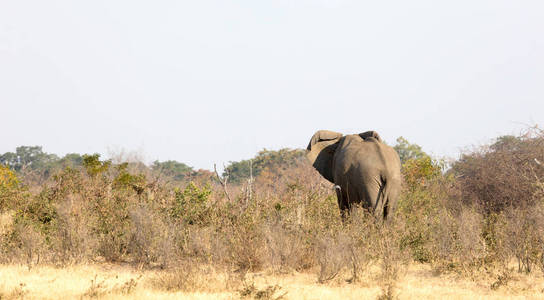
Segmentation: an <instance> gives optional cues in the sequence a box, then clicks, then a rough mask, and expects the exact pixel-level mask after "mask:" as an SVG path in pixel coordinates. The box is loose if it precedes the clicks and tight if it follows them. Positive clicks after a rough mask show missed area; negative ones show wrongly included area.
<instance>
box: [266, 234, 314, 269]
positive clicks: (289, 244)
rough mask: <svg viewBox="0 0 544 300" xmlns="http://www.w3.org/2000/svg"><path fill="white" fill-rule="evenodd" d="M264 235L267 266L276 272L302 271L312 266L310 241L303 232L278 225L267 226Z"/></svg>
mask: <svg viewBox="0 0 544 300" xmlns="http://www.w3.org/2000/svg"><path fill="white" fill-rule="evenodd" d="M264 235H265V239H266V249H267V257H266V259H267V264H268V265H269V266H271V267H272V268H273V269H274V270H275V271H277V272H280V273H285V272H289V271H291V270H296V271H301V270H304V269H307V268H308V267H309V266H310V265H311V264H312V262H311V251H312V250H311V248H310V247H311V245H310V241H309V238H308V236H307V235H306V234H305V233H304V232H303V231H302V230H300V229H298V228H297V227H294V228H288V227H287V228H286V227H285V226H282V224H277V223H276V224H270V225H268V226H266V227H265V232H264Z"/></svg>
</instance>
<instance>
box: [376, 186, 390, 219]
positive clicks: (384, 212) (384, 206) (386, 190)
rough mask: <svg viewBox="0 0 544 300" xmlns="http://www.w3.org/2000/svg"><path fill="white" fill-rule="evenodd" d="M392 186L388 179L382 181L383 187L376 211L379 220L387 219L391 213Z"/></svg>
mask: <svg viewBox="0 0 544 300" xmlns="http://www.w3.org/2000/svg"><path fill="white" fill-rule="evenodd" d="M391 194H392V193H391V184H390V183H389V184H388V180H387V179H382V186H381V188H380V192H379V194H378V201H376V208H375V210H374V215H375V216H376V218H379V219H387V216H388V214H389V212H390V210H391V209H390V208H391V207H390V204H391V201H390V199H391Z"/></svg>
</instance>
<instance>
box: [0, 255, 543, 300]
mask: <svg viewBox="0 0 544 300" xmlns="http://www.w3.org/2000/svg"><path fill="white" fill-rule="evenodd" d="M183 274H184V273H180V274H178V275H179V276H184V275H183ZM178 275H174V276H178ZM165 276H166V277H165ZM168 276H172V275H171V273H168V272H166V271H162V270H138V269H135V268H132V267H127V266H119V265H110V264H100V265H78V266H70V267H65V268H55V267H49V266H37V267H34V268H31V269H28V268H27V267H26V266H22V265H3V266H0V298H1V299H10V298H12V299H18V298H25V299H62V298H63V299H81V298H83V299H91V298H94V299H180V298H181V299H233V298H234V299H239V298H243V297H245V298H247V299H251V298H258V297H261V298H264V299H266V297H269V299H275V298H278V297H282V299H375V298H377V297H378V296H379V295H380V294H381V289H380V287H379V284H378V282H376V280H377V279H375V278H376V277H375V276H373V275H368V276H367V277H368V278H369V279H367V278H366V277H365V278H363V279H362V282H358V283H353V284H350V283H347V282H346V281H345V279H344V278H338V279H335V280H333V281H331V282H329V283H326V284H319V283H317V276H316V274H312V273H293V274H287V275H274V274H266V273H256V274H248V275H247V276H246V278H245V281H244V282H243V283H242V282H238V284H237V285H235V284H229V280H232V278H229V276H225V275H224V274H221V273H214V272H211V271H208V272H206V273H202V274H200V273H199V274H196V275H195V274H193V275H190V276H193V279H192V280H191V281H190V282H189V284H188V285H184V287H186V291H179V290H171V291H169V290H166V289H165V288H164V287H165V286H164V285H163V284H162V281H161V278H162V279H163V280H164V278H170V277H168ZM492 283H493V279H487V280H486V279H480V280H476V281H469V280H466V279H459V278H458V277H456V276H453V275H440V276H434V275H433V273H432V271H431V270H430V268H429V267H428V266H425V265H417V264H412V265H410V267H409V268H408V270H406V272H405V275H404V276H402V278H401V279H399V281H398V285H397V286H398V289H397V291H396V294H397V296H398V297H399V298H400V299H542V298H543V297H544V279H543V278H542V276H540V275H521V274H517V273H515V274H514V275H512V279H510V280H509V282H508V283H507V284H506V285H503V286H500V287H498V288H497V289H495V290H492V289H491V288H490V286H491V284H492Z"/></svg>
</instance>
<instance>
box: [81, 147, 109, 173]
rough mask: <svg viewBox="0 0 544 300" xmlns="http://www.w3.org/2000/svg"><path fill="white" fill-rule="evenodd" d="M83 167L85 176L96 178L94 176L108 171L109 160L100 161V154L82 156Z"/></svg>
mask: <svg viewBox="0 0 544 300" xmlns="http://www.w3.org/2000/svg"><path fill="white" fill-rule="evenodd" d="M83 166H84V167H85V169H86V170H87V174H89V176H91V177H96V175H98V174H100V173H104V172H106V171H108V170H109V168H110V166H111V160H106V161H100V154H98V153H95V154H92V155H89V154H84V155H83Z"/></svg>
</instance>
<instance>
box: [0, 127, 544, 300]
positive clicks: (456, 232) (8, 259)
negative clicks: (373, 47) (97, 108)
mask: <svg viewBox="0 0 544 300" xmlns="http://www.w3.org/2000/svg"><path fill="white" fill-rule="evenodd" d="M395 149H396V150H397V152H399V155H400V157H401V160H402V162H403V167H402V173H403V177H404V178H403V192H402V195H401V199H400V201H399V208H398V210H397V211H396V212H395V216H394V218H393V219H391V220H390V221H388V222H386V223H382V222H379V221H375V220H374V218H373V217H372V216H371V215H369V214H367V212H366V211H364V210H362V209H355V210H354V211H353V212H352V214H351V217H350V219H349V221H348V222H346V223H344V224H343V223H342V221H341V219H340V215H339V210H338V206H337V203H336V196H335V194H334V191H333V190H332V184H330V183H329V182H327V181H326V180H324V179H323V178H322V177H321V176H320V175H319V174H318V173H317V172H316V171H315V170H314V169H313V168H312V167H311V166H310V165H309V164H308V163H307V162H306V161H305V158H304V151H303V150H290V149H282V150H279V151H269V150H263V151H261V152H259V153H258V154H257V155H256V156H255V157H254V158H252V159H250V160H246V161H240V162H232V163H230V164H229V165H228V166H226V168H225V171H224V172H223V173H222V174H218V173H214V172H211V171H206V170H198V171H195V170H193V169H192V168H191V167H189V166H187V165H185V164H184V163H180V162H176V161H168V162H158V161H157V162H155V163H153V164H152V165H151V166H148V165H145V164H144V163H142V162H138V161H133V160H132V161H129V162H123V159H122V158H117V159H113V160H104V159H101V157H100V156H99V155H96V154H94V155H79V154H69V155H66V156H65V157H63V158H59V157H57V156H55V155H52V154H47V153H44V152H43V151H42V150H41V148H40V147H19V148H17V150H16V151H15V152H13V153H5V154H3V155H2V156H0V162H1V163H2V166H0V263H1V264H2V265H3V266H4V267H3V269H0V275H2V279H3V282H1V283H0V298H2V299H3V298H9V297H14V298H18V297H24V296H27V297H41V296H44V295H47V294H40V295H41V296H39V295H38V294H36V295H34V296H32V292H31V291H30V290H31V289H30V288H29V287H28V286H27V284H28V283H25V282H24V281H25V277H24V276H23V275H21V276H22V277H20V278H19V277H14V278H12V279H11V280H7V279H6V278H7V277H6V276H7V275H6V274H8V273H10V274H19V273H21V272H24V271H23V270H22V269H25V270H28V272H31V270H42V271H40V272H43V274H49V273H47V272H50V271H43V270H45V269H44V268H53V269H58V270H75V269H74V268H77V267H78V266H110V268H111V266H116V267H118V268H120V267H123V268H125V269H124V270H125V271H123V272H125V273H126V274H129V275H126V274H125V275H123V276H124V277H123V276H121V275H120V276H121V277H117V281H116V282H115V284H114V283H113V282H114V280H112V281H111V284H110V283H108V282H107V281H106V279H100V278H98V277H97V275H95V277H92V276H91V275H89V277H88V278H87V279H86V280H87V281H86V282H87V285H86V286H85V288H84V289H83V290H82V292H81V294H79V295H71V296H74V297H75V296H78V297H90V298H92V297H112V298H115V297H121V296H123V297H132V296H134V297H137V296H138V293H143V292H142V291H143V290H142V289H143V288H144V287H145V288H146V289H149V290H153V291H156V292H157V293H164V294H161V295H163V296H164V295H168V293H177V292H179V293H185V294H183V295H189V294H191V293H192V294H191V295H193V296H194V295H200V294H199V293H216V294H214V295H215V297H219V296H222V297H232V296H234V297H241V298H259V299H278V298H282V297H283V298H297V293H300V294H304V291H303V290H298V292H297V290H293V289H290V288H289V287H288V285H289V283H288V282H289V281H288V280H287V279H286V278H292V277H293V276H294V277H296V276H302V277H301V278H304V280H305V281H304V280H303V281H304V282H306V283H307V284H310V285H312V286H313V288H314V289H315V290H319V289H320V288H322V287H330V288H331V289H333V290H334V289H338V291H339V292H341V291H344V292H345V291H346V290H347V289H353V290H354V291H357V289H358V288H370V289H372V293H370V294H364V295H366V296H367V297H368V296H369V295H372V297H378V298H380V299H391V298H395V297H400V298H403V297H405V298H409V297H410V295H413V294H410V292H409V289H410V288H411V287H413V286H414V284H416V283H412V285H410V283H409V282H408V281H407V280H409V278H412V279H410V280H412V281H414V282H417V284H419V285H424V284H425V282H429V283H430V284H433V285H436V284H439V283H440V282H443V281H444V280H445V279H444V278H449V279H448V280H454V281H452V282H453V283H451V285H460V284H461V283H462V284H465V283H466V282H472V283H474V284H476V285H477V286H478V287H479V288H480V290H481V291H483V292H482V293H483V294H485V295H491V296H493V294H489V293H493V292H494V291H496V292H502V293H503V294H501V295H529V294H530V295H533V296H534V295H541V296H542V295H544V294H542V293H543V292H544V290H543V288H544V282H543V281H538V280H539V279H540V278H541V277H542V274H543V271H544V214H543V212H544V183H543V182H542V179H543V178H544V165H543V164H541V162H542V163H544V132H542V131H541V130H539V129H538V128H531V129H528V130H527V131H526V132H524V133H523V134H521V135H519V136H502V137H499V138H496V139H494V140H493V141H492V142H491V143H490V144H488V145H483V146H479V147H475V148H473V149H471V150H469V151H465V153H464V154H462V155H461V157H460V158H459V159H457V160H454V161H444V160H439V159H435V158H432V157H430V156H429V155H427V154H426V153H425V152H423V151H422V149H421V148H420V147H419V146H417V145H415V144H410V143H409V142H408V141H406V140H405V139H403V138H399V139H398V140H397V143H396V145H395ZM10 268H11V269H10ZM17 268H18V269H17ZM5 270H10V271H5ZM48 270H49V269H48ZM414 270H426V271H425V272H426V273H425V274H428V275H429V276H427V277H425V278H424V277H421V276H420V277H421V278H420V279H419V280H418V279H414V278H418V276H419V275H417V274H422V273H421V272H419V271H417V272H416V271H414ZM18 272H19V273H18ZM100 272H101V271H96V272H95V273H94V274H99V273H100ZM127 272H128V273H127ZM414 272H415V273H414ZM418 272H419V273H418ZM75 273H77V271H73V274H75ZM138 274H140V275H138ZM259 274H261V275H262V274H264V275H262V276H268V277H267V278H269V280H264V281H263V280H262V278H261V279H259V278H260V277H259V276H260V275H259ZM297 274H298V275H297ZM43 276H46V277H47V275H43ZM55 276H57V277H59V276H60V277H62V276H61V275H55ZM119 278H121V279H119ZM407 278H408V279H407ZM452 278H453V279H452ZM28 280H30V279H28ZM433 280H434V281H433ZM432 282H434V283H432ZM528 282H530V284H529V283H528ZM524 283H525V286H524V288H519V289H515V288H514V287H515V286H520V285H523V284H524ZM187 293H189V294H187ZM433 293H434V295H435V296H437V295H438V294H436V292H433ZM524 293H525V294H524ZM527 293H528V294H527ZM157 295H158V294H157ZM229 295H230V296H229ZM323 295H325V297H327V295H329V297H334V295H335V294H334V293H333V294H326V293H325V294H321V296H323ZM342 295H343V296H345V297H348V298H349V297H353V298H357V297H359V298H360V297H362V295H363V294H357V292H354V294H345V293H344V294H342ZM459 295H461V294H459ZM57 296H58V295H57ZM148 296H149V295H148ZM321 296H319V297H321ZM432 296H433V294H431V295H429V297H432ZM51 297H53V296H51ZM141 297H142V298H145V297H146V296H145V295H144V296H141ZM149 297H150V296H149ZM195 297H196V296H195ZM312 297H314V298H319V297H318V296H312V295H311V294H305V296H301V298H312ZM414 297H415V296H414ZM467 297H468V296H467ZM535 297H536V296H535Z"/></svg>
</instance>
